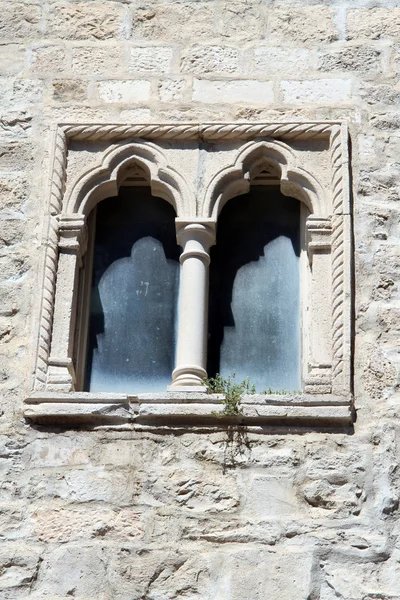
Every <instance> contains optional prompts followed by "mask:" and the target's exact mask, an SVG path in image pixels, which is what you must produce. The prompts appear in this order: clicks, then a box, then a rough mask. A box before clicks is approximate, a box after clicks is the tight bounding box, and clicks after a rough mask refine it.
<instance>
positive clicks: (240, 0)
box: [218, 0, 265, 41]
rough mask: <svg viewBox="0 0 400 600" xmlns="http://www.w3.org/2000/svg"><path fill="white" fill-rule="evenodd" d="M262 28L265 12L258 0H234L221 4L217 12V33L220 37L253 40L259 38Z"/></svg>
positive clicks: (263, 26)
mask: <svg viewBox="0 0 400 600" xmlns="http://www.w3.org/2000/svg"><path fill="white" fill-rule="evenodd" d="M244 23H246V26H245V27H243V24H244ZM264 28H265V13H264V8H263V4H262V2H261V1H260V0H252V1H250V0H234V1H233V2H224V3H223V4H222V5H221V7H220V10H219V13H218V34H219V35H220V36H221V37H223V38H228V39H232V40H235V41H244V40H251V41H253V40H257V39H260V38H261V36H262V34H263V32H264Z"/></svg>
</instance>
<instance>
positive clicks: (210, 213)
mask: <svg viewBox="0 0 400 600" xmlns="http://www.w3.org/2000/svg"><path fill="white" fill-rule="evenodd" d="M263 169H269V170H271V171H272V172H274V173H276V174H277V178H279V180H280V188H281V192H282V194H284V195H285V196H291V197H293V198H296V199H298V200H300V201H301V202H303V203H304V204H306V206H307V207H308V209H309V211H310V212H311V213H312V214H316V215H319V216H326V215H328V214H329V207H328V206H327V201H326V197H325V192H324V189H323V187H322V186H321V184H320V183H319V182H318V181H317V179H316V178H315V177H314V176H313V175H312V174H311V173H309V172H308V171H306V170H305V169H302V168H300V167H298V166H297V164H296V157H295V153H294V152H293V150H292V149H291V148H290V147H289V146H287V144H284V143H283V142H280V141H277V140H265V141H258V142H249V143H248V144H246V145H245V146H242V147H241V149H240V151H239V153H238V155H237V158H236V160H235V162H234V163H233V164H232V165H230V166H229V167H226V168H224V169H222V170H221V171H219V172H218V173H217V174H216V175H215V176H214V177H213V178H212V179H211V181H210V183H209V185H208V187H207V190H206V194H205V198H204V202H203V207H202V209H203V215H204V216H207V217H213V218H214V219H217V218H218V215H219V213H220V212H221V210H222V208H223V206H224V205H225V204H226V202H227V201H228V200H230V199H231V198H233V197H235V196H240V195H242V194H246V193H247V192H248V191H249V189H250V184H251V181H252V179H253V177H254V176H255V175H257V174H258V173H259V172H260V171H261V170H263Z"/></svg>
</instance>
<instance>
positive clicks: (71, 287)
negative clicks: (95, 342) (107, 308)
mask: <svg viewBox="0 0 400 600" xmlns="http://www.w3.org/2000/svg"><path fill="white" fill-rule="evenodd" d="M59 236H60V239H59V244H58V247H59V257H58V269H57V281H56V293H55V302H54V319H53V323H54V325H53V333H52V340H51V350H50V358H49V369H48V377H47V386H46V389H47V390H49V391H59V392H69V391H73V390H74V388H75V372H74V367H73V360H72V359H73V350H74V331H75V320H76V303H77V296H78V289H77V287H78V286H77V279H78V271H79V266H80V264H81V259H82V256H83V254H84V253H85V250H86V241H87V232H86V225H85V217H84V215H80V214H75V215H62V216H61V218H60V226H59Z"/></svg>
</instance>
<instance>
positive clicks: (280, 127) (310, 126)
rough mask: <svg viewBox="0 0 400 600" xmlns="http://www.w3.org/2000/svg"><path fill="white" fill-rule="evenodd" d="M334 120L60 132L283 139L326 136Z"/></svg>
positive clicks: (98, 136)
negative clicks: (324, 121) (325, 121)
mask: <svg viewBox="0 0 400 600" xmlns="http://www.w3.org/2000/svg"><path fill="white" fill-rule="evenodd" d="M333 126H334V124H333V123H272V124H267V125H265V124H262V123H260V124H249V123H238V124H234V123H221V124H218V123H216V124H212V123H210V124H209V125H207V124H206V125H196V124H190V123H189V124H186V125H180V124H171V125H168V124H166V125H100V124H99V125H64V126H63V131H64V133H65V135H66V136H67V138H68V139H71V140H72V139H73V140H87V141H99V140H111V139H114V140H115V139H126V138H132V137H142V138H147V139H169V140H175V139H176V140H177V139H179V140H189V139H204V140H223V139H226V140H229V139H250V138H253V137H257V136H264V137H266V136H267V137H279V138H286V139H295V138H301V139H311V138H316V137H328V136H329V135H330V133H331V131H332V127H333Z"/></svg>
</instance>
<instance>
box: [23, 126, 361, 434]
mask: <svg viewBox="0 0 400 600" xmlns="http://www.w3.org/2000/svg"><path fill="white" fill-rule="evenodd" d="M200 143H201V144H202V147H203V148H205V149H206V150H205V151H204V150H202V157H201V158H199V156H198V148H199V144H200ZM207 144H210V148H212V150H213V151H212V152H208V151H207ZM88 150H89V151H90V152H89V153H88V152H87V151H88ZM85 152H86V154H85ZM52 156H53V159H52V167H51V174H50V186H49V201H48V217H47V218H48V224H47V228H45V231H46V233H45V239H44V240H43V247H44V267H43V279H42V291H41V300H40V326H39V340H38V346H37V351H36V357H35V369H34V379H33V382H32V393H31V395H30V397H29V398H28V399H27V400H26V412H25V414H26V416H27V417H29V418H31V419H33V420H38V421H40V420H45V421H46V422H50V421H52V422H58V421H59V420H63V419H64V418H71V419H73V418H74V415H75V416H76V417H78V413H79V411H78V408H77V407H78V406H79V405H80V404H83V405H84V406H85V410H84V411H83V413H84V414H85V415H86V417H85V418H86V420H89V421H90V420H91V419H92V418H95V415H97V412H96V411H97V408H96V407H97V406H98V405H101V406H103V404H106V405H108V403H109V402H108V400H107V398H108V396H107V395H104V394H96V395H93V394H85V393H84V392H79V391H76V390H75V373H74V329H75V319H76V311H77V309H76V304H77V288H78V272H79V268H80V266H81V259H82V256H83V255H84V254H85V250H86V237H87V235H86V225H85V223H86V218H87V217H88V215H89V213H90V211H91V210H92V208H93V207H94V206H95V205H96V204H97V202H99V201H100V200H102V199H104V198H106V197H109V196H111V195H116V194H117V192H118V188H119V186H120V185H121V183H122V182H123V180H124V178H125V177H126V176H127V173H129V172H130V171H132V168H139V170H140V171H141V172H143V173H145V174H146V177H147V179H148V181H149V184H150V186H151V189H152V193H153V194H154V195H157V196H160V197H162V198H164V199H165V200H167V201H168V202H170V203H171V204H172V205H173V206H174V208H175V211H176V213H177V236H178V241H179V243H181V244H182V246H183V247H184V252H183V254H182V257H181V263H182V286H183V287H184V286H185V281H187V282H190V281H191V279H192V278H193V273H194V272H195V271H196V275H195V278H196V280H197V281H202V282H203V283H201V284H200V288H201V293H199V296H198V306H197V308H196V311H195V312H196V315H197V321H196V319H193V318H191V319H189V322H190V325H189V326H190V327H192V329H193V331H192V336H191V337H192V339H194V338H196V340H197V342H198V348H197V349H196V348H195V345H193V346H191V348H190V349H189V348H188V347H187V344H186V342H185V341H184V339H183V338H182V339H181V337H180V338H179V339H178V359H177V365H176V369H175V371H174V375H173V383H172V386H171V388H170V390H171V391H170V392H169V393H170V394H172V396H171V397H175V396H174V394H176V392H175V389H178V386H179V389H180V390H181V391H180V393H183V392H184V391H185V390H186V389H187V386H189V389H190V390H191V392H190V393H191V394H192V396H190V394H189V397H188V399H184V398H182V400H183V405H185V403H186V404H187V403H188V402H189V401H190V402H192V401H193V402H194V400H195V399H194V396H193V394H196V393H197V394H199V393H200V394H201V398H202V401H201V402H202V404H201V405H202V407H203V408H202V411H203V413H204V414H203V413H202V415H203V416H204V415H206V416H207V418H211V416H212V414H213V412H215V411H214V408H215V407H214V404H215V402H214V400H212V401H211V402H210V401H207V398H208V399H210V396H208V395H207V394H205V393H204V388H203V387H202V385H201V381H202V378H203V376H204V374H205V349H204V343H205V342H204V340H205V324H206V319H207V310H206V307H207V285H206V283H205V282H206V280H207V269H208V260H209V255H208V251H209V248H210V245H212V243H214V236H215V224H216V221H217V218H218V214H219V212H220V210H221V208H222V207H223V205H224V204H225V203H226V202H227V201H229V199H230V198H232V197H234V196H237V195H239V194H244V193H246V192H247V191H248V189H249V186H250V183H251V181H253V180H255V179H256V178H257V177H258V175H259V174H260V173H263V172H264V173H265V172H266V173H269V174H273V176H274V177H275V174H276V177H277V178H278V179H279V181H280V187H281V191H282V193H283V194H284V195H288V196H293V197H295V198H297V199H299V200H300V201H301V202H302V204H303V205H304V206H305V207H306V209H305V210H306V212H307V213H308V216H307V217H306V220H305V225H304V234H305V250H306V251H307V254H308V258H309V266H308V267H307V268H308V269H309V271H310V273H309V275H307V277H308V284H307V311H308V315H307V317H305V318H304V324H303V330H305V333H304V340H303V363H304V368H303V380H304V394H302V395H300V396H299V397H297V398H296V410H295V411H292V414H293V415H295V414H297V415H299V414H300V413H301V412H302V410H303V409H304V410H303V412H302V416H301V417H299V418H301V419H303V421H302V422H304V420H307V418H308V417H307V414H308V413H307V410H308V407H309V406H310V402H311V404H312V406H313V407H314V408H313V410H314V413H313V416H312V418H311V416H310V415H309V418H310V422H311V420H313V421H315V420H320V421H321V422H322V421H326V420H331V419H333V418H334V417H332V416H329V418H328V417H327V415H328V413H329V415H331V413H332V412H333V413H334V411H335V409H336V408H337V407H338V406H341V407H346V410H345V411H344V412H345V413H346V416H344V412H343V411H342V412H340V411H338V412H337V413H336V415H339V413H340V414H341V415H342V416H341V417H340V418H339V416H338V421H340V419H341V420H342V422H343V423H344V422H349V420H350V419H351V411H350V408H351V401H352V400H351V399H352V395H351V392H352V382H351V352H352V347H351V264H352V246H351V227H352V225H351V211H350V194H349V174H348V133H347V128H346V125H345V124H344V123H340V122H322V123H321V122H315V123H268V124H263V123H255V124H254V123H210V124H202V125H199V124H192V123H189V124H164V125H126V126H124V125H118V124H116V125H113V124H88V125H85V124H76V125H74V124H72V125H70V124H61V125H58V126H56V127H55V131H54V143H53V150H52ZM189 267H190V268H189ZM200 271H201V273H200ZM188 285H190V284H188ZM184 296H185V295H184V294H183V295H182V296H181V302H183V301H184V300H183V298H184ZM329 313H330V314H331V318H327V314H329ZM182 314H183V311H180V318H183V317H182ZM195 330H196V332H197V333H196V334H195ZM200 330H202V332H203V333H202V334H201V331H200ZM180 349H181V350H180ZM114 396H115V395H111V396H110V398H111V400H110V402H111V404H112V405H113V406H116V407H118V409H115V410H116V411H117V413H116V414H118V419H122V420H124V419H125V418H126V419H127V420H128V421H131V420H132V415H131V408H129V410H128V408H127V404H126V403H127V402H128V404H129V405H131V404H132V403H131V401H130V400H129V401H128V399H127V398H128V397H124V398H125V399H123V400H122V399H119V400H118V401H117V400H116V399H115V397H114ZM165 397H166V398H167V400H168V398H169V397H170V396H168V394H167V395H166V396H165ZM317 397H318V399H319V400H318V403H317V404H315V399H316V398H317ZM83 398H85V400H84V401H83V400H82V399H83ZM291 398H292V397H291ZM81 400H82V402H81ZM275 400H276V402H277V403H276V404H274V406H275V405H276V406H278V405H279V407H280V409H279V410H280V411H281V413H282V414H281V416H280V417H279V418H285V417H284V414H283V413H285V410H286V409H285V410H283V409H282V406H286V404H285V402H286V403H287V405H288V407H294V404H293V402H292V399H288V398H286V400H285V399H282V398H281V399H278V400H277V399H276V398H275ZM121 402H122V404H123V409H122V408H121ZM260 402H261V404H262V402H263V401H260ZM134 404H135V403H134ZM147 404H148V405H149V406H150V405H151V406H157V407H159V406H160V403H157V402H155V401H154V402H153V403H152V402H150V401H149V402H148V403H147ZM164 404H165V406H168V407H169V409H165V410H164V409H163V411H161V412H160V411H158V413H157V415H158V416H157V417H155V421H157V422H158V421H159V420H160V419H161V420H165V419H167V418H175V417H178V415H179V418H183V416H185V418H187V419H189V418H192V417H193V418H195V416H194V413H193V414H192V413H191V412H190V410H189V411H187V412H186V413H185V411H184V410H183V409H181V408H179V410H178V409H176V408H173V407H175V406H176V403H170V402H169V401H165V403H164ZM250 404H251V403H250ZM139 405H140V402H139ZM135 406H136V404H135ZM179 406H180V405H179ZM207 406H208V408H206V407H207ZM40 407H41V408H40ZM51 407H52V408H51ZM56 407H58V408H56ZM88 407H92V408H88ZM301 407H302V409H301V410H300V408H301ZM322 407H325V408H326V410H325V408H324V409H323V408H322ZM328 407H329V410H327V409H328ZM50 408H51V410H53V413H51V411H50ZM306 408H307V410H306ZM143 410H144V409H143ZM143 410H142V409H141V410H138V411H136V412H135V411H134V415H135V422H136V423H138V422H139V421H140V419H141V418H142V417H141V416H140V415H142V416H143V415H144V413H143ZM146 410H150V409H147V408H146ZM151 410H153V409H151ZM151 410H150V412H151ZM154 410H155V409H154ZM154 410H153V412H154ZM157 410H158V409H157ZM249 410H250V409H249ZM290 410H292V409H290ZM341 410H342V409H341ZM41 411H42V412H41ZM43 411H44V412H43ZM49 411H50V412H49ZM121 411H122V412H121ZM124 411H125V412H124ZM126 411H127V412H126ZM246 411H247V408H246V410H245V411H244V415H245V417H244V418H245V419H247V418H250V414H251V415H252V416H251V419H253V418H256V417H254V415H256V414H258V413H257V412H256V409H254V410H253V409H251V411H250V413H248V411H247V412H246ZM282 411H283V412H282ZM346 411H347V412H346ZM156 412H157V411H156ZM264 412H265V410H264ZM278 412H279V411H278ZM289 412H290V411H289V409H288V412H287V415H286V416H287V418H288V414H289ZM83 413H82V414H83ZM266 413H268V411H266V412H265V415H264V416H263V417H262V419H263V420H266V421H268V419H269V418H271V419H275V418H277V417H276V416H271V414H272V413H271V414H270V413H268V414H270V416H267V414H266ZM52 414H53V417H52V416H51V415H52ZM111 414H112V410H110V411H100V413H99V414H98V418H99V419H100V420H102V421H103V422H108V421H107V419H108V417H110V415H111ZM128 414H129V416H128ZM260 414H261V413H260ZM263 414H264V413H263ZM40 415H42V416H40ZM44 415H45V416H44ZM107 415H108V416H107ZM122 415H125V416H122ZM190 415H192V416H190ZM318 415H319V416H318ZM100 417H101V418H100ZM79 418H81V417H79ZM196 418H197V417H196ZM202 418H203V417H202ZM260 418H261V417H260ZM293 418H297V417H293ZM96 419H97V417H96ZM111 420H112V419H111Z"/></svg>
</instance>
